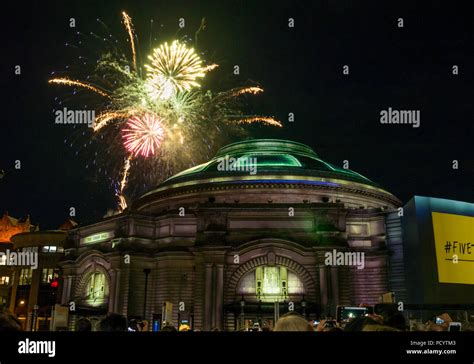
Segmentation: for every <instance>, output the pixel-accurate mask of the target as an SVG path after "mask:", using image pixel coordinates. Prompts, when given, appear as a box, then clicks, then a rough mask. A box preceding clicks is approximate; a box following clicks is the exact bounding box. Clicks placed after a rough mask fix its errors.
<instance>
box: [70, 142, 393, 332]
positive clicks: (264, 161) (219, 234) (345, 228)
mask: <svg viewBox="0 0 474 364" xmlns="http://www.w3.org/2000/svg"><path fill="white" fill-rule="evenodd" d="M400 204H401V203H400V201H399V200H398V199H397V198H396V197H395V196H393V195H392V194H391V193H389V192H387V191H386V190H384V189H383V188H382V187H380V186H378V185H377V184H376V183H374V182H372V181H371V180H369V179H367V178H366V177H364V176H362V175H360V174H358V173H356V172H354V171H351V170H349V169H343V168H339V167H337V166H334V165H332V164H330V163H328V162H325V161H324V160H322V159H321V158H320V157H319V156H318V155H317V154H316V153H315V152H314V151H313V150H312V149H311V148H309V147H308V146H306V145H303V144H300V143H296V142H291V141H286V140H267V139H261V140H249V141H244V142H239V143H234V144H231V145H228V146H226V147H224V148H222V149H220V150H219V152H218V153H217V155H216V156H215V157H214V158H213V159H212V160H210V161H208V162H207V163H204V164H202V165H198V166H196V167H193V168H191V169H188V170H185V171H183V172H181V173H179V174H177V175H175V176H173V177H171V178H169V179H168V180H166V181H165V182H163V183H161V184H160V185H158V186H156V188H154V189H152V190H151V191H149V192H147V193H145V194H144V195H143V196H141V197H140V198H138V199H137V200H136V201H134V203H133V204H132V205H131V207H130V208H129V209H128V210H127V211H125V212H124V213H122V214H120V215H116V216H112V217H108V218H106V219H104V220H102V221H100V222H98V223H96V224H92V225H88V226H84V227H80V228H77V229H74V230H72V231H71V232H70V235H69V243H68V244H67V245H66V249H65V260H64V261H63V262H62V264H61V265H62V269H63V285H62V299H61V301H62V303H63V304H68V303H70V302H74V304H75V308H76V311H74V312H72V313H73V315H72V316H71V320H70V326H71V328H73V327H74V322H75V320H77V318H79V317H81V316H89V317H91V316H92V317H96V318H100V317H101V315H104V314H105V313H108V312H116V313H120V314H123V315H126V316H127V317H129V318H132V317H136V318H138V317H139V318H142V319H143V318H144V319H146V320H149V321H150V322H153V328H154V329H157V328H158V326H159V325H160V324H162V322H163V321H167V322H171V323H173V324H175V325H181V324H183V325H184V324H187V325H190V326H191V327H192V328H194V329H202V330H211V329H213V328H219V329H221V330H240V329H243V328H244V327H248V326H249V325H250V324H252V323H255V322H258V323H259V324H260V325H268V326H269V327H272V325H273V324H274V321H275V319H276V318H278V315H279V314H283V313H284V312H286V311H288V310H292V309H294V310H296V311H299V312H301V313H302V314H304V315H305V316H306V317H307V318H308V319H312V318H316V317H321V316H324V317H325V316H326V315H333V316H334V311H335V307H336V305H349V304H360V303H367V304H373V303H376V302H378V300H379V297H380V296H381V295H382V294H384V293H386V292H387V291H388V290H389V287H388V278H387V271H388V268H387V264H388V251H387V247H386V244H385V243H386V228H385V216H386V214H387V213H388V212H389V211H393V210H394V209H396V208H397V207H399V206H400ZM346 253H348V254H346ZM360 253H363V254H361V255H358V256H359V257H360V256H361V257H362V259H363V261H361V262H358V263H361V264H355V262H356V260H355V256H356V254H360ZM328 254H329V258H328ZM341 254H342V255H341ZM336 256H338V259H336ZM339 257H342V258H341V259H339ZM348 257H349V260H347V259H345V258H348ZM351 257H352V258H354V259H350V258H351Z"/></svg>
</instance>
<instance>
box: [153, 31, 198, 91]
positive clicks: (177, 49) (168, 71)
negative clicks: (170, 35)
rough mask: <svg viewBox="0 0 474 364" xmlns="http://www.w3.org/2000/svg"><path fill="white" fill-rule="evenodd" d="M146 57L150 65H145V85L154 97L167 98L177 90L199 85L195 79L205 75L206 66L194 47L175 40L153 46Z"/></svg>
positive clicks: (186, 89)
mask: <svg viewBox="0 0 474 364" xmlns="http://www.w3.org/2000/svg"><path fill="white" fill-rule="evenodd" d="M148 58H149V59H150V61H151V65H145V68H146V69H147V71H148V75H147V77H148V79H147V86H148V90H149V92H150V94H151V95H152V97H154V98H158V97H159V98H161V99H168V98H170V97H171V96H172V94H173V93H176V92H178V91H189V90H190V89H191V88H193V87H200V85H199V83H198V82H197V80H198V79H199V78H202V77H204V76H205V75H206V67H203V66H202V61H201V58H200V57H199V56H198V55H197V54H196V53H195V52H194V49H193V48H188V47H186V45H184V44H182V43H180V42H179V41H177V40H175V41H174V42H173V43H171V45H168V43H164V44H162V45H161V46H160V47H158V48H155V49H154V50H153V53H152V55H150V56H149V57H148Z"/></svg>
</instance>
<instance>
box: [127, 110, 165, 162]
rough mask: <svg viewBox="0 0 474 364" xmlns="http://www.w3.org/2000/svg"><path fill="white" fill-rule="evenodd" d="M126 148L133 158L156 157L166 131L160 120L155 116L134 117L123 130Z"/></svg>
mask: <svg viewBox="0 0 474 364" xmlns="http://www.w3.org/2000/svg"><path fill="white" fill-rule="evenodd" d="M122 137H123V139H124V146H125V148H126V149H127V150H128V151H129V152H130V153H132V155H133V156H135V157H136V156H137V155H141V156H143V157H145V158H146V157H148V156H150V155H154V154H155V152H156V151H157V150H158V149H159V147H160V145H161V142H162V140H163V138H164V129H163V126H162V121H161V119H160V118H158V117H156V116H155V115H153V114H149V113H147V114H144V115H142V116H140V117H139V116H132V117H131V118H130V119H129V120H128V122H127V128H125V129H123V130H122Z"/></svg>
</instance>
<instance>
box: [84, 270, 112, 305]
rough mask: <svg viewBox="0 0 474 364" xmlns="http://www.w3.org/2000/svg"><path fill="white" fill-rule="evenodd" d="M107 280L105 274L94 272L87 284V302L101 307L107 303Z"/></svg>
mask: <svg viewBox="0 0 474 364" xmlns="http://www.w3.org/2000/svg"><path fill="white" fill-rule="evenodd" d="M107 283H108V282H107V278H106V276H105V274H104V273H101V272H93V273H92V274H91V275H90V276H89V279H88V280H87V284H86V292H85V297H84V298H85V301H86V302H87V304H89V305H91V306H100V305H103V304H104V303H106V300H107V296H108V284H107Z"/></svg>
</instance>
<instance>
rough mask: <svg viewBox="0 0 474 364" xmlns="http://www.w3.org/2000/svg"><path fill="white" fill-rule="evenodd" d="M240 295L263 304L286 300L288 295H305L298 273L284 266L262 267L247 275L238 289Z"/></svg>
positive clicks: (240, 282)
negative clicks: (254, 298)
mask: <svg viewBox="0 0 474 364" xmlns="http://www.w3.org/2000/svg"><path fill="white" fill-rule="evenodd" d="M237 293H238V294H239V295H247V296H252V295H255V297H256V299H258V300H261V301H263V302H274V301H275V300H280V301H281V300H285V299H287V298H288V295H303V294H304V293H305V291H304V286H303V282H302V281H301V280H300V278H299V277H298V275H297V274H296V273H293V272H291V271H288V269H287V268H286V267H282V266H271V267H270V266H261V267H257V269H255V270H253V271H251V272H248V273H247V274H245V275H244V276H243V277H242V278H241V279H240V281H239V284H238V287H237Z"/></svg>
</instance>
